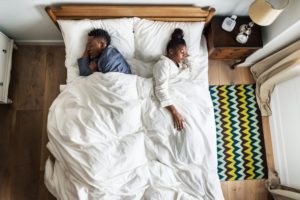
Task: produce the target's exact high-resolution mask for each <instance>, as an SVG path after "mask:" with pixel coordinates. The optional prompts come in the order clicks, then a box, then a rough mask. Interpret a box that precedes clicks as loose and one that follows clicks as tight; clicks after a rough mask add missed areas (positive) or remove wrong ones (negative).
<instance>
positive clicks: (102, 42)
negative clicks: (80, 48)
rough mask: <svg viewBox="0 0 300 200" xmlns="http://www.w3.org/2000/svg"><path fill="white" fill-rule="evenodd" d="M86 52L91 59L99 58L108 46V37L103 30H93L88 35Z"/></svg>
mask: <svg viewBox="0 0 300 200" xmlns="http://www.w3.org/2000/svg"><path fill="white" fill-rule="evenodd" d="M88 36H89V39H88V44H87V50H88V53H89V55H90V56H91V57H97V56H99V55H100V54H101V53H102V51H103V50H104V49H105V48H106V47H107V46H108V45H110V36H109V34H108V33H107V31H105V30H103V29H94V30H92V31H90V32H89V34H88Z"/></svg>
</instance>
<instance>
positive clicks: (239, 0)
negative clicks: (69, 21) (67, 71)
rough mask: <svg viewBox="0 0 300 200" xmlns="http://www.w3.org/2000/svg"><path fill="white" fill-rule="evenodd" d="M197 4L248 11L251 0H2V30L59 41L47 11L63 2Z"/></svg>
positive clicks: (226, 10) (18, 36) (227, 12)
mask: <svg viewBox="0 0 300 200" xmlns="http://www.w3.org/2000/svg"><path fill="white" fill-rule="evenodd" d="M112 2H113V3H115V4H194V5H197V6H213V7H215V8H216V10H217V14H220V15H231V14H232V13H235V14H237V15H246V14H247V12H248V7H249V5H250V3H251V2H252V0H230V1H224V0H202V1H200V0H164V1H161V0H147V1H146V0H114V1H112V0H89V1H83V0H60V1H59V0H23V1H22V0H1V1H0V30H1V31H3V32H4V33H5V34H7V35H8V36H9V37H11V38H13V39H15V40H17V41H32V40H35V41H44V40H46V41H56V40H61V39H62V37H61V34H60V32H59V31H58V30H57V28H56V27H55V26H54V24H53V22H52V21H51V20H50V18H49V17H48V15H47V13H46V12H45V10H44V8H45V6H49V5H55V4H62V3H65V4H66V3H94V4H95V3H98V4H101V3H103V4H112Z"/></svg>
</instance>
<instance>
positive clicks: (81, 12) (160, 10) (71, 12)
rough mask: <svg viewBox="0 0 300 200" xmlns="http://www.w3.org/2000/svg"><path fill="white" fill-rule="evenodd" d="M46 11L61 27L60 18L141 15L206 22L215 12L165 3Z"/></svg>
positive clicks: (65, 7) (55, 7)
mask: <svg viewBox="0 0 300 200" xmlns="http://www.w3.org/2000/svg"><path fill="white" fill-rule="evenodd" d="M45 9H46V12H47V13H48V15H49V16H50V18H51V19H52V21H53V22H54V23H55V25H56V26H57V27H58V28H59V26H58V24H57V20H59V19H108V18H121V17H140V18H144V19H151V20H158V21H181V22H196V21H198V22H205V23H206V24H208V23H209V22H210V20H211V18H212V17H213V15H214V13H215V9H214V8H212V7H207V8H200V7H194V6H165V5H160V6H159V5H147V6H144V5H60V6H48V7H46V8H45Z"/></svg>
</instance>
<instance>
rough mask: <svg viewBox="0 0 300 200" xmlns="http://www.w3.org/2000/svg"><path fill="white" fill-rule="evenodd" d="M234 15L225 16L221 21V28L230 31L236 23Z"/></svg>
mask: <svg viewBox="0 0 300 200" xmlns="http://www.w3.org/2000/svg"><path fill="white" fill-rule="evenodd" d="M236 18H237V16H236V15H232V16H231V17H226V18H225V19H224V21H223V23H222V29H224V30H225V31H228V32H231V31H232V30H233V29H234V27H235V24H236V21H235V20H236Z"/></svg>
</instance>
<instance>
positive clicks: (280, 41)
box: [241, 0, 300, 66]
mask: <svg viewBox="0 0 300 200" xmlns="http://www.w3.org/2000/svg"><path fill="white" fill-rule="evenodd" d="M250 36H251V35H250ZM262 37H263V42H264V47H263V49H260V50H258V51H256V52H255V53H253V54H252V55H251V56H250V57H248V58H247V59H246V62H245V63H243V64H241V66H248V65H251V64H254V63H256V62H257V61H259V60H261V59H263V58H264V57H266V56H268V55H270V54H272V53H273V52H276V51H277V50H279V49H281V48H283V47H285V46H287V45H288V44H290V43H292V42H293V41H295V40H297V39H300V1H299V0H290V2H289V5H288V6H287V7H286V9H285V10H284V11H283V12H282V13H281V14H280V16H279V17H278V18H277V19H276V21H274V23H273V24H271V25H270V26H266V27H263V28H262Z"/></svg>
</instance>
